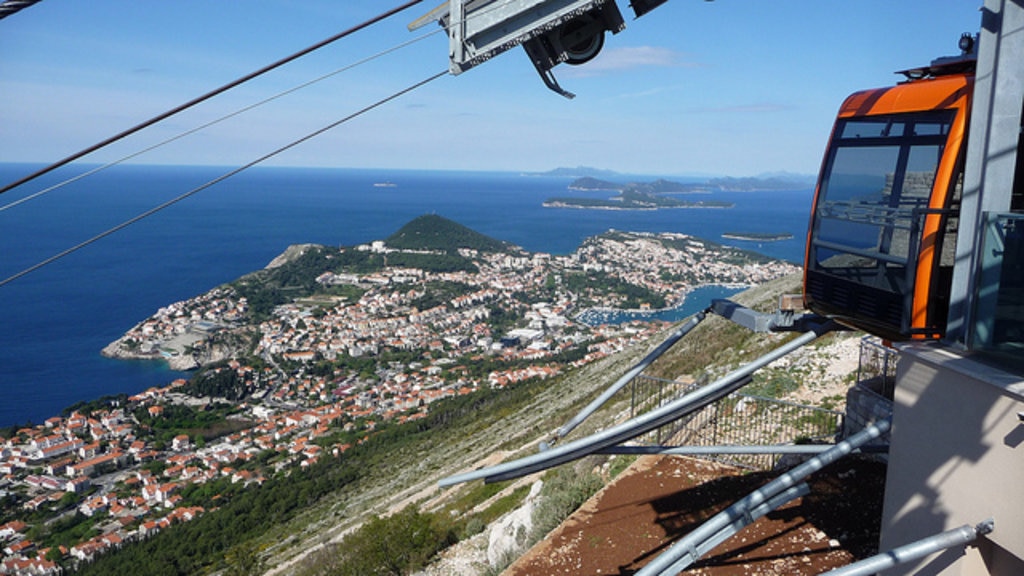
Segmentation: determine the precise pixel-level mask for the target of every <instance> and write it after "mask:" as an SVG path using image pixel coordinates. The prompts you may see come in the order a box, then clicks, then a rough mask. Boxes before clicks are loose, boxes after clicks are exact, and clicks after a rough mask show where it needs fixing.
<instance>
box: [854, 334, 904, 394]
mask: <svg viewBox="0 0 1024 576" xmlns="http://www.w3.org/2000/svg"><path fill="white" fill-rule="evenodd" d="M897 360H899V353H898V352H897V351H896V350H894V349H893V348H890V347H888V346H886V345H884V344H882V341H881V340H880V339H878V338H877V337H875V336H864V337H863V338H861V339H860V361H859V363H858V364H857V382H860V383H862V384H863V385H864V386H866V387H867V388H869V389H870V390H872V391H874V392H876V393H877V394H879V395H881V396H882V397H884V398H888V399H889V400H892V397H893V391H894V390H895V388H896V361H897Z"/></svg>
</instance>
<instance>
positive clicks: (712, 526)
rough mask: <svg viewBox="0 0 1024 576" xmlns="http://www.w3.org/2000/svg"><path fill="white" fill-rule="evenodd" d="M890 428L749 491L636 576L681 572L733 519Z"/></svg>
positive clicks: (857, 437)
mask: <svg viewBox="0 0 1024 576" xmlns="http://www.w3.org/2000/svg"><path fill="white" fill-rule="evenodd" d="M890 425H891V421H890V420H882V421H879V422H876V423H874V424H872V425H870V426H868V427H867V428H865V429H863V430H861V431H860V432H858V433H856V434H854V435H853V436H850V437H849V438H847V439H846V440H843V441H842V442H839V443H837V444H836V445H835V446H834V447H832V448H831V449H829V450H828V451H826V452H823V453H821V454H819V455H817V456H815V457H814V458H811V459H810V460H808V461H806V462H804V463H803V464H801V465H799V466H797V467H795V468H793V469H792V470H790V471H788V472H785V473H783V474H782V475H780V476H779V477H778V478H776V479H775V480H772V481H771V482H769V483H768V484H765V485H764V486H763V487H761V488H759V489H757V490H755V491H753V492H751V493H750V494H749V495H747V496H746V497H744V498H742V499H741V500H739V501H737V502H736V503H735V504H733V505H732V506H730V507H728V508H726V509H725V510H723V511H722V512H719V513H718V514H716V515H714V516H712V517H711V519H710V520H708V521H707V522H705V523H704V524H701V525H700V526H699V527H698V528H697V529H696V530H694V531H693V532H690V533H689V534H687V535H686V536H685V537H683V538H682V539H681V540H679V541H678V542H676V543H675V544H673V545H672V547H671V548H669V549H668V550H666V551H665V552H663V553H662V554H661V555H660V556H658V557H657V558H655V559H654V560H652V561H651V562H650V563H649V564H647V565H646V566H644V567H643V568H642V569H641V570H640V571H639V572H637V573H636V576H656V575H660V576H667V575H669V574H677V573H679V572H681V571H682V570H685V569H686V567H688V566H690V565H691V564H693V563H694V562H696V561H697V560H698V559H700V557H701V555H702V554H704V553H706V552H707V550H710V548H707V547H706V544H707V543H709V542H711V541H713V540H714V539H715V538H716V537H717V536H718V535H719V534H721V533H722V531H723V530H726V529H727V528H728V527H729V526H730V525H732V524H733V523H734V522H735V521H736V519H737V518H742V517H743V516H745V515H748V514H749V513H750V511H751V510H754V509H756V508H757V507H758V506H760V505H761V504H763V503H764V502H766V501H768V500H771V499H772V498H773V497H775V496H777V495H778V494H780V493H782V492H784V491H785V490H788V489H789V488H792V487H793V486H794V485H796V484H797V483H798V482H802V481H803V480H804V479H805V478H807V477H808V476H810V475H811V474H813V473H814V472H817V471H818V470H821V469H822V468H824V467H825V466H827V465H829V464H832V463H833V462H835V461H837V460H839V459H841V458H843V457H845V456H847V455H848V454H850V453H851V452H853V451H854V450H856V449H857V448H859V447H860V446H863V445H865V444H867V443H868V442H869V441H871V440H874V439H876V438H879V437H881V436H882V435H884V434H885V433H886V432H887V431H888V430H889V427H890Z"/></svg>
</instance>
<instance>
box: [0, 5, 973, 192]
mask: <svg viewBox="0 0 1024 576" xmlns="http://www.w3.org/2000/svg"><path fill="white" fill-rule="evenodd" d="M402 3H403V1H402V0H344V1H343V2H338V1H337V0H303V1H301V2H295V1H293V0H249V1H246V2H232V1H228V0H219V1H218V0H176V1H174V2H155V1H147V2H139V1H138V0H94V1H90V2H81V1H77V0H44V1H42V2H39V3H37V4H35V5H33V6H31V7H29V8H26V9H24V10H22V11H20V12H18V13H16V14H14V15H11V16H8V17H7V18H4V19H0V102H2V105H0V161H3V162H41V163H50V162H54V161H56V160H59V159H61V158H64V157H66V156H68V155H70V154H73V153H75V152H77V151H79V150H82V149H84V148H86V147H88V146H90V145H92V144H94V143H96V142H99V141H101V140H104V139H106V138H107V137H109V136H112V135H114V134H116V133H118V132H120V131H122V130H124V129H126V128H128V127H131V126H134V125H136V124H138V123H140V122H142V121H144V120H147V119H149V118H151V117H153V116H156V115H157V114H160V113H162V112H164V111H166V110H169V109H171V108H173V107H175V106H177V105H179V104H182V103H184V102H186V101H189V100H191V99H192V98H195V97H197V96H199V95H201V94H205V93H207V92H209V91H210V90H213V89H214V88H217V87H219V86H222V85H224V84H226V83H228V82H230V81H232V80H234V79H236V78H238V77H241V76H244V75H246V74H248V73H250V72H252V71H254V70H257V69H259V68H261V67H263V66H265V65H267V64H269V63H271V62H274V61H277V60H278V59H280V58H283V57H285V56H287V55H290V54H292V53H294V52H296V51H298V50H301V49H303V48H305V47H307V46H310V45H312V44H314V43H316V42H319V41H320V40H323V39H325V38H328V37H330V36H332V35H334V34H336V33H338V32H340V31H342V30H345V29H348V28H350V27H352V26H354V25H356V24H358V23H360V22H363V21H364V20H366V19H369V18H371V17H373V16H376V15H377V14H379V13H381V12H384V11H386V10H387V9H389V8H392V7H395V6H398V5H400V4H402ZM438 3H439V0H428V1H427V2H425V3H422V4H419V5H417V6H414V7H412V8H410V9H409V10H406V11H404V12H402V13H401V14H399V15H397V16H393V17H391V18H389V19H387V20H385V21H383V22H382V23H379V24H376V25H374V26H372V27H370V28H369V29H367V30H364V31H362V32H358V33H356V34H353V35H352V36H350V37H348V38H345V39H343V40H340V41H338V42H335V43H333V44H331V45H330V46H328V47H326V48H324V49H321V50H319V51H317V52H315V53H313V54H311V55H309V56H307V57H304V58H302V59H300V60H298V61H296V62H293V63H291V64H288V65H287V66H284V67H282V68H280V69H277V70H275V71H273V72H271V73H269V74H267V75H265V76H263V77H260V78H259V79H257V80H255V81H253V82H251V83H247V84H245V85H243V86H241V87H239V88H236V89H234V90H231V91H230V92H227V93H225V94H223V95H221V96H218V97H216V98H214V99H212V100H210V101H208V102H206V103H204V104H202V105H200V106H197V107H196V108H194V109H191V110H189V111H187V112H185V113H182V114H180V115H177V116H175V117H173V118H171V119H169V120H167V121H164V122H162V123H160V124H158V125H157V126H154V127H152V128H149V129H146V130H145V131H143V132H140V133H138V134H136V135H134V136H132V137H130V138H128V139H126V140H124V141H122V142H119V143H117V144H115V145H112V146H110V147H108V148H105V149H103V150H101V151H99V152H96V153H94V154H92V155H90V156H88V157H87V158H85V159H83V162H100V163H103V162H111V161H114V160H118V159H120V158H123V157H125V156H128V155H131V154H135V153H137V152H139V151H140V150H143V149H146V148H148V147H150V146H153V145H154V144H157V143H159V142H162V141H163V140H165V139H168V138H171V137H174V136H176V135H179V134H181V133H183V132H185V131H188V130H191V129H193V128H195V127H197V126H200V125H203V124H205V123H208V122H210V121H212V120H215V119H218V118H221V117H222V116H225V115H228V114H232V113H235V112H237V111H239V110H241V109H243V108H245V107H247V106H250V105H252V104H254V103H256V102H259V101H261V100H263V99H266V98H268V97H270V96H273V95H275V94H278V93H280V92H282V91H285V90H288V89H291V88H293V87H295V86H298V85H301V84H303V83H306V82H309V81H311V80H314V79H316V78H320V77H322V76H324V75H327V74H330V73H332V72H335V71H338V70H343V71H341V72H338V73H337V74H334V75H331V76H330V77H329V78H327V79H325V80H323V81H319V82H316V83H315V84H313V85H311V86H309V87H307V88H303V89H301V90H298V91H296V92H294V93H291V94H288V95H287V96H285V97H282V98H279V99H276V100H274V101H273V102H271V103H268V104H265V105H261V106H259V107H257V108H254V109H252V110H248V111H246V112H244V113H242V114H238V115H236V116H233V117H231V118H229V119H227V120H225V121H223V122H220V123H218V124H216V125H214V126H212V127H210V128H207V129H204V130H202V131H200V132H197V133H195V134H191V135H189V136H187V137H184V138H181V139H179V140H176V141H175V142H173V143H171V144H168V145H165V146H161V147H159V148H157V149H155V150H152V151H149V152H146V153H144V154H142V155H140V156H137V157H135V158H132V159H131V162H134V163H143V164H184V165H195V164H202V165H221V166H239V165H243V164H246V163H249V162H251V161H253V160H255V159H256V158H259V157H261V156H263V155H265V154H267V153H269V152H271V151H273V150H276V149H277V148H279V147H281V146H284V145H285V144H288V143H289V142H292V141H294V140H296V139H299V138H301V137H303V136H305V135H306V134H309V133H311V132H313V131H315V130H318V129H320V128H322V127H324V126H326V125H328V124H331V123H333V122H337V121H338V120H340V119H343V118H345V117H347V116H349V115H351V114H353V113H354V112H356V111H358V110H360V109H362V108H363V107H365V106H368V105H370V104H372V103H374V102H376V101H378V100H380V99H382V98H385V97H387V96H389V95H391V94H393V93H395V92H397V91H399V90H402V89H404V88H406V87H408V86H410V85H413V84H415V83H416V82H419V81H421V80H424V79H426V78H428V77H430V76H432V75H434V74H436V73H439V72H443V71H445V70H447V68H448V59H447V58H448V42H447V38H446V36H445V35H444V33H443V31H441V29H440V28H439V27H437V26H433V25H431V26H427V27H425V28H423V29H420V30H418V31H416V32H410V31H409V30H408V29H407V24H409V23H410V22H411V21H413V20H415V19H416V18H418V17H419V16H421V15H422V14H425V13H426V12H428V11H429V10H430V9H432V8H434V6H435V5H436V4H438ZM618 5H619V8H620V11H621V12H622V14H623V17H624V19H625V20H626V29H625V30H624V31H622V32H620V33H618V34H616V35H608V37H607V38H606V41H605V45H604V49H603V50H602V52H601V53H600V54H599V55H598V57H597V58H595V59H594V60H592V61H591V62H589V63H587V64H584V65H582V66H569V65H565V64H563V65H559V66H557V67H555V68H554V69H553V73H554V75H555V76H556V77H557V79H558V81H559V83H560V84H561V85H562V87H563V88H565V89H567V90H569V91H572V92H574V93H575V94H576V95H577V96H576V98H575V99H572V100H569V99H566V98H563V97H562V96H559V95H557V94H555V93H554V92H551V91H550V90H548V89H547V88H546V87H545V86H544V84H543V83H542V81H541V79H540V77H539V76H538V74H537V72H536V71H535V70H534V68H533V66H532V65H531V64H530V62H529V60H528V59H527V57H526V55H525V53H524V51H523V50H522V48H514V49H512V50H509V51H508V52H505V53H503V54H501V55H499V56H497V57H495V58H493V59H492V60H490V61H487V62H485V63H483V64H481V65H479V66H478V67H476V68H473V69H471V70H468V71H466V72H464V73H462V74H459V75H450V74H449V75H445V76H443V77H441V78H439V79H437V80H435V81H432V82H430V83H428V84H426V85H424V86H422V87H420V88H418V89H417V90H415V91H413V92H411V93H409V94H406V95H404V96H401V97H400V98H398V99H396V100H393V101H391V102H388V103H386V104H384V105H382V106H381V107H379V108H376V109H374V110H372V111H370V112H368V113H366V114H364V115H361V116H359V117H357V118H355V119H353V120H351V121H347V122H345V123H343V124H341V125H340V126H338V127H337V128H334V129H333V130H330V131H328V132H327V133H325V134H323V135H321V136H318V137H316V138H314V139H312V140H310V141H308V142H305V143H303V144H301V145H299V146H297V147H295V148H293V149H290V150H288V151H287V152H284V153H282V154H280V155H278V156H276V157H274V158H273V159H271V160H270V161H268V162H267V163H268V164H274V165H287V166H326V167H343V168H395V169H452V170H488V171H490V170H502V171H517V172H518V171H546V170H551V169H554V168H556V167H560V166H570V167H575V166H593V167H597V168H602V169H608V170H615V171H618V172H623V173H629V174H653V175H727V176H754V175H759V174H764V173H773V172H780V171H785V172H794V173H799V174H814V173H816V172H817V170H818V167H819V164H820V162H821V155H822V151H823V149H824V146H825V144H826V142H827V140H828V136H829V130H830V128H831V124H832V122H833V119H834V116H835V113H836V111H837V110H838V107H839V105H840V104H841V102H842V101H843V99H844V98H845V97H846V96H848V95H849V94H850V93H852V92H854V91H857V90H860V89H865V88H872V87H877V86H885V85H890V84H893V83H895V82H896V81H898V79H899V77H898V76H896V75H894V72H895V71H897V70H901V69H906V68H911V67H915V66H920V65H922V64H925V63H927V62H929V61H930V60H931V59H933V58H935V57H938V56H944V55H952V54H956V53H957V40H958V39H959V37H960V34H961V33H964V32H970V33H975V32H976V31H977V29H978V26H979V22H980V12H979V10H978V9H979V7H980V5H981V0H846V1H839V0H716V1H713V2H707V1H704V0H669V1H668V2H666V3H665V4H663V5H662V6H660V7H659V8H657V9H655V10H654V11H652V12H650V13H648V14H646V15H645V16H643V17H642V18H639V19H635V18H634V17H633V13H632V11H631V9H630V8H629V6H628V2H627V1H626V0H618ZM424 36H425V37H424ZM421 37H422V38H421ZM410 41H415V42H412V43H411V44H408V45H407V46H402V45H403V44H404V43H408V42H410ZM383 52H387V53H386V54H385V55H382V56H379V57H376V58H373V59H371V60H369V61H368V62H365V63H362V64H358V65H356V66H352V65H353V64H356V63H359V62H361V61H363V60H365V59H367V58H371V57H374V56H377V55H380V54H381V53H383ZM346 68H348V69H346Z"/></svg>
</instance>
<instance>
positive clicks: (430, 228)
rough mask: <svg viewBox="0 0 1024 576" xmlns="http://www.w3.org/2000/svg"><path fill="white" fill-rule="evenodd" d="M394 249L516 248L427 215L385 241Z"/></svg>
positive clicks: (506, 250)
mask: <svg viewBox="0 0 1024 576" xmlns="http://www.w3.org/2000/svg"><path fill="white" fill-rule="evenodd" d="M385 243H386V244H387V245H388V247H390V248H395V249H398V250H440V251H444V252H455V251H457V250H458V249H459V248H469V249H472V250H479V251H481V252H508V251H510V250H514V247H513V246H512V245H511V244H509V243H507V242H502V241H500V240H495V239H494V238H491V237H490V236H485V235H483V234H481V233H479V232H477V231H475V230H472V229H470V228H467V227H465V226H463V225H462V224H459V223H458V222H455V221H453V220H449V219H447V218H445V217H444V216H438V215H436V214H425V215H423V216H419V217H417V218H415V219H413V220H412V221H410V222H409V223H408V224H406V225H405V226H402V227H401V228H400V229H399V230H398V232H395V233H394V234H392V235H391V236H389V237H388V238H387V240H385Z"/></svg>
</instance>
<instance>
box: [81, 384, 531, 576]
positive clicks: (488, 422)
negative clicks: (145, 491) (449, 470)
mask: <svg viewBox="0 0 1024 576" xmlns="http://www.w3.org/2000/svg"><path fill="white" fill-rule="evenodd" d="M549 385H550V382H547V381H544V382H540V381H530V382H523V383H520V384H518V385H515V386H510V387H508V388H505V389H503V390H493V389H483V390H480V391H478V392H475V393H473V394H469V395H466V396H459V397H454V398H447V399H444V400H439V401H437V402H435V403H434V404H432V405H431V410H430V412H429V413H428V416H427V417H426V418H424V419H421V420H415V421H411V422H407V423H404V424H397V423H394V422H382V423H379V424H378V426H377V428H376V430H375V431H374V433H373V434H372V435H370V436H369V437H367V439H366V440H365V441H364V442H362V443H360V444H357V445H355V446H353V447H352V448H350V449H349V450H348V451H346V452H345V453H344V454H343V455H342V456H340V457H338V458H322V459H321V460H320V461H319V462H318V463H317V464H315V465H313V466H310V467H308V468H304V469H292V470H290V471H289V473H288V474H287V475H282V476H275V477H272V478H269V479H267V481H266V482H264V483H263V485H261V486H260V485H251V486H248V487H246V488H245V489H244V490H237V491H236V492H233V493H232V492H225V493H222V494H220V497H219V498H218V499H217V500H216V503H217V508H218V509H217V510H216V511H214V512H210V513H207V514H204V515H202V516H200V517H199V518H197V519H195V520H192V521H191V522H187V523H184V524H178V525H174V526H172V527H170V528H169V529H167V530H165V531H163V532H161V533H159V534H157V535H156V536H154V537H153V538H150V539H148V540H145V541H143V542H140V543H137V544H133V545H131V546H126V547H125V548H123V549H122V550H120V551H118V552H115V553H111V554H106V555H104V556H101V557H100V558H98V559H97V560H96V562H94V563H92V564H89V565H86V566H83V568H82V569H81V570H80V572H79V573H80V574H83V575H93V574H96V575H100V574H103V575H108V574H109V575H119V574H124V575H126V576H128V575H130V576H145V575H147V574H153V575H159V576H163V575H169V574H196V573H204V572H212V571H216V570H222V569H226V568H228V567H229V563H228V560H227V553H228V551H231V550H234V549H236V548H237V547H238V546H241V545H245V544H246V543H252V542H254V541H255V539H257V538H259V537H260V536H262V535H264V534H265V533H266V531H267V530H268V528H269V527H273V526H280V525H284V524H286V523H288V522H290V521H292V520H294V519H295V518H296V517H297V516H298V515H300V514H302V513H303V511H305V510H308V509H309V507H310V506H312V505H314V504H315V503H317V502H318V501H320V500H321V499H323V498H325V497H327V496H328V495H332V494H335V493H337V492H339V491H344V490H345V489H346V487H347V486H349V485H351V484H352V483H354V482H357V481H359V482H372V478H375V477H379V476H384V477H387V476H388V475H389V474H393V473H394V472H393V471H394V470H395V467H398V466H402V465H403V464H402V463H403V462H409V461H411V460H410V459H412V458H414V457H415V455H417V454H422V453H424V452H426V451H429V450H431V449H432V448H435V447H437V446H440V445H444V443H445V442H448V441H450V440H451V439H452V438H454V437H463V436H465V435H466V434H468V433H471V431H473V430H478V429H482V428H486V427H487V426H492V425H494V424H495V423H496V422H499V421H501V420H502V419H503V418H506V417H508V416H509V415H511V414H515V413H516V412H518V411H520V410H522V409H523V408H524V407H525V406H527V405H529V402H530V401H531V400H532V399H533V398H534V397H535V396H536V395H537V394H538V393H540V391H541V390H543V389H544V388H545V387H546V386H549ZM225 489H226V488H225ZM190 496H191V495H190ZM444 528H445V530H447V529H448V527H447V526H445V527H444ZM451 529H452V530H453V531H454V532H453V534H457V533H458V527H457V526H453V527H451ZM463 530H464V528H463ZM445 541H446V542H447V541H449V540H448V536H447V532H445ZM449 543H450V542H449ZM318 573H319V572H318ZM371 573H372V572H371ZM384 573H385V574H386V573H387V572H384Z"/></svg>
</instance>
